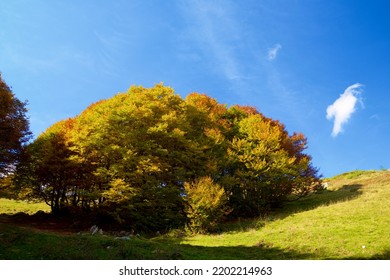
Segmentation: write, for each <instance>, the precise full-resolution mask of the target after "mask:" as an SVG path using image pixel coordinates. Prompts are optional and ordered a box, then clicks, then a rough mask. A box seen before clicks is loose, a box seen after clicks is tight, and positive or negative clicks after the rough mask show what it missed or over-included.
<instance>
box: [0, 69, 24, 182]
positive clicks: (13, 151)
mask: <svg viewBox="0 0 390 280" xmlns="http://www.w3.org/2000/svg"><path fill="white" fill-rule="evenodd" d="M26 113H27V109H26V102H22V101H20V100H19V99H18V98H16V96H15V95H14V94H13V93H12V91H11V89H10V87H9V86H8V85H7V84H6V83H5V82H4V81H3V78H2V76H1V73H0V178H1V177H3V176H5V175H7V174H9V172H12V171H13V170H14V167H15V165H16V164H17V162H18V160H19V159H20V156H21V153H22V149H23V146H24V145H25V144H26V143H27V142H28V140H29V139H30V137H31V133H30V130H29V122H28V118H27V116H26Z"/></svg>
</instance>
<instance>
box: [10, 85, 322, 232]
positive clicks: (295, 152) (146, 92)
mask: <svg viewBox="0 0 390 280" xmlns="http://www.w3.org/2000/svg"><path fill="white" fill-rule="evenodd" d="M306 147H307V140H306V138H305V137H304V135H302V134H299V133H293V134H292V135H289V134H288V132H287V131H286V129H285V127H284V126H283V124H281V123H280V122H278V121H276V120H272V119H270V118H267V117H265V116H264V115H263V114H261V113H259V112H258V111H257V110H256V109H255V108H253V107H249V106H238V105H235V106H231V107H227V106H226V105H223V104H219V103H218V102H217V101H216V100H215V99H213V98H211V97H209V96H207V95H205V94H198V93H192V94H190V95H188V96H187V97H186V98H185V99H183V98H181V97H180V96H179V95H178V94H176V93H175V92H174V90H173V89H172V88H170V87H166V86H163V85H162V84H158V85H156V86H154V87H153V88H144V87H141V86H133V87H131V88H130V89H129V90H128V91H127V92H125V93H119V94H117V95H115V96H114V97H112V98H110V99H107V100H101V101H99V102H97V103H95V104H92V105H91V106H89V107H88V108H87V109H86V110H85V111H83V112H82V113H81V114H80V115H78V116H76V117H74V118H71V119H68V120H64V121H60V122H58V123H56V124H54V125H53V126H51V127H50V128H48V129H47V130H46V131H45V132H44V133H42V134H41V135H40V136H39V137H38V138H37V139H36V140H35V141H34V142H32V143H31V144H30V145H29V146H28V149H27V151H28V157H26V159H25V161H24V162H23V164H20V165H19V168H18V170H19V172H18V180H17V181H18V182H19V183H18V186H19V188H20V189H21V190H23V193H26V194H28V195H29V196H30V197H38V198H42V199H44V200H45V201H46V202H47V203H48V204H49V205H50V206H51V207H52V210H53V212H60V211H61V210H62V209H67V208H73V209H79V210H82V211H95V212H97V213H103V214H104V215H105V217H110V219H113V220H115V221H116V222H118V223H120V224H122V225H123V226H127V227H129V228H133V229H137V230H164V229H169V228H175V227H182V226H184V225H185V224H187V225H188V226H190V227H191V226H193V227H197V229H199V230H210V229H211V228H212V229H215V228H216V226H215V225H216V224H217V223H218V222H219V221H221V220H222V219H223V218H225V217H226V216H227V215H229V216H231V217H253V216H257V215H260V214H262V213H264V212H267V211H269V210H270V209H271V208H272V207H274V206H278V205H279V204H281V203H282V202H283V201H286V200H288V199H291V198H292V197H300V196H302V195H305V194H307V193H309V192H310V191H313V190H314V189H316V188H317V187H318V186H319V183H320V178H319V176H318V171H317V169H316V168H314V167H313V166H312V164H311V157H310V156H309V155H307V154H306V153H305V152H304V151H305V149H306ZM203 196H204V197H205V199H202V197H203ZM206 197H208V198H209V199H206ZM207 204H210V205H207ZM196 217H201V219H202V220H201V221H200V220H199V221H196V220H194V219H197V218H196ZM207 221H210V223H212V226H210V225H207V223H208V222H207ZM199 227H205V228H203V229H202V228H199Z"/></svg>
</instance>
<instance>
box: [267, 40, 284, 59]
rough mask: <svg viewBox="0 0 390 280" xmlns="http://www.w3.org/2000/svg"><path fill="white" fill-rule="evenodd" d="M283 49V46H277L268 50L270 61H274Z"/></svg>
mask: <svg viewBox="0 0 390 280" xmlns="http://www.w3.org/2000/svg"><path fill="white" fill-rule="evenodd" d="M281 48H282V45H281V44H276V45H275V46H273V47H272V48H270V49H268V60H270V61H272V60H274V59H275V58H276V57H277V55H278V52H279V51H280V49H281Z"/></svg>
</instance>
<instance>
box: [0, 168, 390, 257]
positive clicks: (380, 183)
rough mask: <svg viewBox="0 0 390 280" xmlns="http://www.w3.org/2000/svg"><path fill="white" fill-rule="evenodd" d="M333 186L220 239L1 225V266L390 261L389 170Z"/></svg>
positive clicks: (227, 229) (227, 230)
mask: <svg viewBox="0 0 390 280" xmlns="http://www.w3.org/2000/svg"><path fill="white" fill-rule="evenodd" d="M326 181H327V182H328V185H329V187H328V190H323V191H321V192H319V193H316V194H313V195H310V196H308V197H306V198H304V199H302V200H298V201H295V202H291V203H288V204H287V205H286V206H285V207H284V208H283V209H281V210H279V211H277V212H274V213H271V214H270V215H269V216H268V217H266V218H259V219H248V220H238V221H235V222H229V223H227V224H225V225H223V227H222V230H221V232H220V233H219V234H213V235H193V236H184V237H183V236H182V237H175V236H174V234H171V235H166V236H160V237H156V238H151V239H143V238H132V239H131V240H129V241H124V240H117V239H114V237H110V236H91V235H89V234H85V235H77V234H73V235H60V234H53V233H45V232H40V231H32V230H28V229H23V228H20V227H17V226H11V225H6V224H1V223H0V259H390V203H389V201H390V171H366V172H365V171H353V172H349V173H346V174H342V175H338V176H336V177H333V178H330V179H327V180H326ZM2 202H3V200H0V203H2ZM0 209H3V206H0ZM18 211H19V210H18ZM33 212H34V211H33Z"/></svg>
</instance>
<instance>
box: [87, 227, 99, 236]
mask: <svg viewBox="0 0 390 280" xmlns="http://www.w3.org/2000/svg"><path fill="white" fill-rule="evenodd" d="M98 231H99V228H98V226H97V225H93V226H91V228H90V229H89V232H90V233H91V234H92V235H94V234H96V233H97V232H98Z"/></svg>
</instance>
